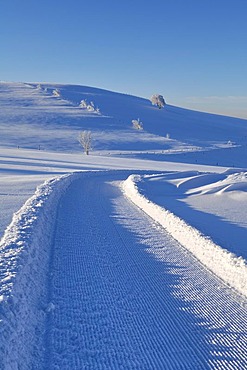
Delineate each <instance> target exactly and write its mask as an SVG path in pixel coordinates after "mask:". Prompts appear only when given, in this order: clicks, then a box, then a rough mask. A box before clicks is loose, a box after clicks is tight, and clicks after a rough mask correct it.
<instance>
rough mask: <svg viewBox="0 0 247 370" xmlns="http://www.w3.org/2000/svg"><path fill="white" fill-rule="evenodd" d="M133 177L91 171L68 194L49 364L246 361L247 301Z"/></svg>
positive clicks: (52, 287) (199, 365)
mask: <svg viewBox="0 0 247 370" xmlns="http://www.w3.org/2000/svg"><path fill="white" fill-rule="evenodd" d="M127 176H128V173H127V172H124V171H123V172H121V171H115V172H114V171H112V172H104V173H98V174H97V173H94V174H88V175H87V174H82V176H81V177H80V178H77V179H76V180H75V181H73V182H72V183H71V185H70V186H69V188H68V190H67V191H66V193H65V194H64V195H63V196H62V199H61V201H60V205H59V208H58V213H57V222H56V230H55V234H54V240H53V245H52V255H51V262H50V275H49V276H50V281H49V286H48V296H49V297H48V302H49V305H48V309H47V321H46V334H45V338H44V340H45V343H44V346H45V364H44V368H45V369H174V370H175V369H176V370H177V369H246V367H247V353H246V339H247V338H246V336H247V335H246V333H247V310H246V306H245V305H246V301H244V300H243V299H241V297H240V296H238V295H235V293H233V292H232V291H231V290H230V289H228V288H227V286H226V285H224V284H223V283H222V282H221V281H220V280H219V279H218V278H216V277H215V276H214V275H212V274H211V273H209V272H208V271H207V270H206V269H205V268H204V267H203V266H202V265H201V264H200V263H199V262H198V261H197V260H196V259H195V258H194V257H193V256H192V255H191V254H190V253H189V252H187V251H186V250H185V249H183V248H182V247H181V246H180V245H179V244H178V243H177V242H176V241H175V240H174V239H172V237H171V236H170V235H169V234H167V233H166V232H165V231H164V229H162V228H161V227H160V226H158V225H157V224H155V223H154V222H153V221H152V220H151V219H150V218H149V217H148V216H146V215H145V214H144V213H143V212H142V211H140V210H139V209H138V208H136V207H135V206H134V205H133V204H132V203H131V202H130V201H128V200H127V199H126V198H125V197H124V195H123V194H122V192H121V190H120V188H119V187H118V184H119V181H121V180H124V179H126V178H127ZM33 365H34V364H33ZM36 365H38V364H36ZM37 367H38V366H37Z"/></svg>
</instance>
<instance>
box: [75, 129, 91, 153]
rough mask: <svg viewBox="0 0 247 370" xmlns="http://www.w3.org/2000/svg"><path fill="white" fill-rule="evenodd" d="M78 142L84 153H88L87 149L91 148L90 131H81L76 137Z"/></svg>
mask: <svg viewBox="0 0 247 370" xmlns="http://www.w3.org/2000/svg"><path fill="white" fill-rule="evenodd" d="M78 140H79V143H80V144H81V146H82V147H83V149H84V152H85V153H86V155H88V154H89V150H90V149H91V148H92V146H91V144H92V134H91V131H81V132H80V134H79V137H78Z"/></svg>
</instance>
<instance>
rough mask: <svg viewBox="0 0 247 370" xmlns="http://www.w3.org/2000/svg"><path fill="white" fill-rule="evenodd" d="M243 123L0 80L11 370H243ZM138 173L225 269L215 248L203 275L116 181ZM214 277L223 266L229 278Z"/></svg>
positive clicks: (3, 310) (4, 309)
mask: <svg viewBox="0 0 247 370" xmlns="http://www.w3.org/2000/svg"><path fill="white" fill-rule="evenodd" d="M82 101H83V103H82ZM85 101H86V102H87V103H86V104H85ZM97 108H98V109H97ZM138 118H140V120H141V121H142V122H143V130H135V129H133V127H132V123H131V122H132V120H133V119H138ZM246 127H247V126H246V121H245V120H240V119H234V118H230V117H223V116H216V115H210V114H204V113H199V112H192V111H189V110H184V109H180V108H177V107H173V106H171V105H167V106H166V107H165V108H164V109H162V110H159V109H157V108H156V107H153V106H152V105H151V103H150V102H149V101H148V100H145V99H141V98H137V97H133V96H128V95H123V94H117V93H113V92H109V91H104V90H100V89H96V88H90V87H81V86H68V85H67V86H63V85H52V84H29V83H25V84H23V83H0V128H1V135H0V176H1V181H0V206H1V218H0V235H3V234H4V236H3V238H2V240H1V246H2V248H1V283H0V289H1V302H0V320H1V321H0V324H1V330H0V333H1V334H0V342H1V350H0V359H3V361H4V362H3V361H2V363H1V361H0V363H1V368H3V369H15V368H18V367H19V368H21V369H29V368H30V369H33V368H45V369H48V368H51V369H52V368H54V369H55V368H75V369H77V368H78V369H81V368H83V366H84V368H88V369H89V368H90V369H100V368H102V369H108V368H121V367H122V368H126V369H133V368H138V369H139V368H171V369H177V368H179V367H181V368H185V369H187V368H192V369H194V368H198V367H199V368H203V369H204V368H205V369H207V368H211V369H218V368H219V369H236V368H238V369H241V368H243V369H244V368H246V364H247V358H246V349H245V348H246V347H245V346H244V343H246V327H245V323H246V299H245V298H244V296H241V295H238V293H237V292H236V291H234V289H236V290H238V291H239V292H240V293H242V294H245V292H246V283H245V280H244V279H245V277H246V272H245V270H246V260H245V259H246V242H245V241H246V227H247V221H246V212H245V210H246V172H247V171H246V158H247V156H246V150H247V133H246ZM85 129H87V130H91V131H92V136H93V151H92V152H91V153H90V155H89V156H85V155H83V154H82V149H81V148H80V146H79V143H78V140H77V137H78V133H79V132H80V131H81V130H85ZM167 134H168V135H167ZM229 167H231V168H230V169H229ZM92 170H93V171H96V172H91V171H92ZM102 170H107V172H106V173H105V174H104V175H103V174H102V173H101V172H98V171H102ZM109 170H114V172H111V171H110V172H108V171H109ZM119 170H124V171H122V172H121V171H119ZM74 171H90V174H88V173H84V174H80V173H78V174H76V175H71V176H68V175H67V173H70V172H72V173H73V172H74ZM133 173H138V175H140V176H141V177H140V179H141V181H139V191H140V192H141V194H143V195H145V197H146V198H148V199H149V200H150V201H152V202H154V203H156V204H158V205H159V206H161V207H163V208H165V209H167V210H168V214H170V212H172V213H173V214H174V215H175V216H176V217H179V218H180V219H181V222H182V223H185V225H187V226H186V227H188V228H187V229H186V228H185V229H183V233H182V235H183V238H182V239H188V238H191V235H192V233H191V232H190V231H191V230H192V229H193V230H195V233H194V239H193V237H192V238H191V239H190V245H189V246H188V247H189V250H190V251H192V253H194V252H195V253H194V254H195V255H197V258H199V259H201V258H200V257H199V256H198V254H197V253H198V248H196V250H194V251H193V247H194V244H195V240H198V239H197V235H198V234H197V233H199V234H200V237H201V238H202V239H203V240H206V241H208V242H210V243H212V245H217V248H219V253H220V255H221V253H222V248H223V249H225V250H226V251H227V252H226V254H227V255H228V256H230V260H228V261H227V262H226V264H225V263H222V261H223V260H221V259H220V260H219V264H217V265H216V263H215V261H214V260H213V252H212V251H208V252H207V253H206V254H205V256H206V259H207V260H209V261H211V262H213V265H214V267H216V270H214V269H213V268H211V267H210V266H209V265H208V264H207V263H205V260H203V261H202V262H203V264H204V265H206V266H207V268H206V269H205V268H204V267H203V266H202V265H201V263H199V262H198V260H197V259H195V258H194V257H193V256H192V255H191V254H190V252H186V250H185V249H183V247H182V246H181V245H180V244H179V243H177V242H175V241H174V239H173V238H172V236H175V237H176V235H175V234H176V232H177V227H174V226H176V225H177V224H176V222H174V224H173V225H172V228H171V229H170V230H169V233H170V234H171V235H169V233H168V234H167V233H166V232H165V230H163V229H162V228H160V226H159V225H158V224H157V223H156V222H152V221H150V219H149V218H147V217H146V216H145V215H144V214H143V213H142V212H140V211H138V210H137V209H135V207H134V206H133V205H132V204H131V203H129V202H128V201H127V200H126V199H124V198H123V196H122V195H121V193H120V192H119V190H117V189H115V185H114V187H113V186H110V185H109V184H108V183H109V182H112V181H113V180H116V179H118V180H120V179H121V180H126V178H127V177H128V176H129V175H131V174H133ZM61 176H65V177H62V178H61ZM44 181H46V182H45V184H44V185H42V186H41V187H38V189H37V190H36V193H35V189H36V187H37V186H38V185H40V184H41V183H43V182H44ZM69 184H71V185H69ZM76 184H77V185H76ZM89 184H90V186H89ZM114 184H117V186H120V183H119V182H117V183H114ZM70 186H71V187H70ZM67 187H68V189H74V191H73V192H72V193H71V191H66V189H67ZM82 189H84V191H82ZM114 189H115V190H114ZM34 193H35V195H34V196H33V194H34ZM66 199H67V200H66ZM25 202H26V203H25ZM85 202H86V203H85ZM145 202H146V201H145ZM84 203H85V204H84ZM145 204H146V203H145ZM147 204H152V203H147ZM22 205H23V207H22ZM86 205H87V206H86ZM21 207H22V208H21ZM71 207H72V208H71ZM80 207H81V208H80ZM87 207H88V208H89V209H90V212H89V213H90V218H89V219H87ZM20 208H21V209H20ZM144 208H145V207H144ZM19 209H20V211H19V212H17V211H18V210H19ZM15 212H17V213H15ZM162 212H163V211H161V213H162ZM164 212H165V211H164ZM14 213H15V214H14ZM13 214H14V215H13ZM154 218H155V217H154ZM11 220H12V222H11ZM101 220H102V222H103V220H104V222H103V226H101V222H100V221H101ZM55 222H56V226H55ZM9 224H10V226H9V227H8V228H7V226H8V225H9ZM104 225H105V226H104ZM183 225H184V224H183ZM54 228H55V229H54ZM54 230H56V231H54ZM66 230H67V231H66ZM62 235H64V236H62ZM66 240H67V241H66ZM180 242H182V244H183V241H182V240H180ZM78 243H79V244H80V245H81V247H80V248H82V250H81V251H80V252H79V251H78V250H77V249H76V248H75V247H76V245H77V246H78V245H79V244H78ZM81 243H82V244H81ZM197 245H198V244H197ZM114 246H115V247H114ZM143 246H145V247H144V249H143ZM198 246H199V249H200V246H201V243H199V245H198ZM87 247H89V249H88V248H87ZM191 247H192V249H191ZM90 249H92V251H91V252H90ZM65 251H66V253H67V254H64V253H65ZM123 251H125V252H127V251H128V253H127V254H126V253H125V254H122V253H123ZM87 253H89V254H87ZM90 253H91V254H90ZM133 253H134V255H135V257H134V255H132V254H133ZM223 253H225V252H223ZM230 253H234V256H232V255H231V254H230ZM66 256H67V257H66ZM205 256H204V257H205ZM232 257H233V258H232ZM237 257H238V260H237V261H238V263H239V266H240V267H241V266H242V267H241V268H242V271H243V270H244V271H243V272H240V273H239V276H238V281H239V283H238V286H236V284H235V283H236V280H234V279H233V280H232V279H230V280H229V279H228V275H229V269H228V268H227V266H229V265H227V263H229V261H230V263H231V262H232V261H233V260H234V258H235V260H234V261H236V258H237ZM135 258H137V259H136V260H135ZM79 261H81V262H80V263H79ZM86 261H87V263H88V265H87V264H85V263H86ZM58 263H59V266H60V267H59V269H58V265H57V264H58ZM129 263H130V267H129ZM81 264H82V266H85V270H84V269H82V268H81ZM139 264H140V265H139ZM108 265H109V266H110V267H111V269H110V270H109V266H108ZM138 265H139V267H138V269H137V267H136V266H138ZM236 265H237V263H236V264H235V267H236ZM96 266H98V269H97V267H96ZM132 266H133V268H132ZM91 267H94V268H93V270H92V271H91V272H90V268H91ZM60 268H61V269H60ZM208 268H209V269H211V270H213V271H214V272H215V273H216V274H218V272H219V270H222V269H223V270H222V271H224V268H225V271H226V274H224V276H222V275H219V274H218V275H219V276H220V278H221V279H223V281H221V280H219V279H218V278H216V277H215V276H214V275H212V274H211V273H209V271H208ZM230 270H231V269H230ZM62 272H64V273H62ZM67 274H68V279H67V278H66V276H67ZM102 274H103V275H102ZM230 275H231V273H230ZM233 275H234V272H233ZM69 276H71V278H70V277H69ZM102 277H103V280H102ZM226 281H227V282H228V284H230V285H229V287H227V285H225V283H226ZM88 282H89V284H88ZM54 284H55V285H54ZM240 286H241V289H239V287H240ZM111 287H112V288H111ZM231 287H232V288H234V289H232V288H231ZM156 288H157V289H156ZM109 291H111V292H112V297H110V296H109V295H108V292H109ZM155 292H156V293H155ZM157 292H158V293H157ZM71 297H73V300H72V299H71ZM75 297H77V298H78V299H77V298H75ZM83 297H87V300H86V301H85V302H83ZM114 297H115V298H114ZM119 297H122V298H121V299H120V298H119ZM114 299H116V301H114ZM118 300H119V304H118V303H117V304H116V305H115V303H116V302H118ZM58 302H59V303H58ZM72 302H73V304H72ZM114 302H115V303H114ZM70 305H71V307H70ZM107 308H109V309H108V310H107ZM144 311H145V312H144ZM157 312H158V314H157ZM157 316H158V321H157V323H156V320H157ZM167 317H169V320H168V323H169V325H168V323H167ZM164 320H165V321H164ZM174 322H176V326H175V327H174V325H173V323H174ZM148 323H149V324H150V325H149V324H148ZM154 323H156V324H155V326H154V327H153V328H152V326H153V325H154ZM81 325H82V327H84V328H85V331H83V330H81V329H80V330H79V328H80V327H81ZM185 326H186V330H184V327H185ZM151 328H152V329H151ZM154 328H156V329H157V332H156V333H155V332H154V330H153V329H154ZM77 329H78V330H77ZM116 332H117V333H118V334H116ZM58 333H59V335H57V334H58ZM172 333H173V334H172ZM176 333H177V334H176ZM168 338H169V339H168ZM23 343H26V345H25V346H23ZM27 343H28V344H27ZM2 344H3V345H2ZM181 348H183V350H181ZM164 353H166V354H165V355H164ZM189 354H190V355H189Z"/></svg>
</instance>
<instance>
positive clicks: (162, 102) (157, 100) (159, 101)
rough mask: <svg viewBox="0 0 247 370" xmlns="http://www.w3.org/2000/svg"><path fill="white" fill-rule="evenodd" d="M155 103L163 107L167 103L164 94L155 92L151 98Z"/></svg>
mask: <svg viewBox="0 0 247 370" xmlns="http://www.w3.org/2000/svg"><path fill="white" fill-rule="evenodd" d="M150 100H151V102H152V104H153V105H156V106H157V107H159V109H161V108H163V107H164V106H165V105H166V102H165V99H164V97H163V96H162V95H159V94H154V95H152V96H151V98H150Z"/></svg>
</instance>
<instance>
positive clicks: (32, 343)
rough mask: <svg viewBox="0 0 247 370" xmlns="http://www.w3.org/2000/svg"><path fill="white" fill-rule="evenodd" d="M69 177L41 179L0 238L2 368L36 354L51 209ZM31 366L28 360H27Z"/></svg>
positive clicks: (44, 297) (43, 309)
mask: <svg viewBox="0 0 247 370" xmlns="http://www.w3.org/2000/svg"><path fill="white" fill-rule="evenodd" d="M74 177H75V175H64V176H60V177H57V178H54V179H51V180H48V181H46V182H45V183H44V184H43V185H41V186H39V187H38V188H37V190H36V192H35V194H34V195H33V196H32V197H31V198H29V199H28V200H27V202H26V203H25V204H24V205H23V206H22V208H21V209H20V210H19V211H18V212H17V213H15V214H14V215H13V220H12V222H11V224H10V225H9V226H8V228H7V229H6V231H5V234H4V236H3V238H2V240H1V242H0V251H1V254H0V325H1V336H2V339H3V340H2V341H1V345H2V348H1V350H0V357H1V359H2V360H3V364H2V365H3V366H4V369H17V368H19V367H18V364H19V363H20V361H21V364H25V366H26V367H25V368H26V369H27V368H30V366H31V365H30V361H31V359H32V361H33V358H36V360H37V362H39V360H40V359H41V358H42V356H43V354H42V353H40V351H41V350H40V349H41V348H42V340H43V339H42V338H43V335H44V333H43V331H44V328H43V327H42V323H44V322H45V320H46V313H47V311H48V308H49V302H48V301H47V295H46V293H47V284H48V283H49V282H48V279H49V277H48V276H47V272H48V269H49V263H50V255H51V251H50V248H51V244H52V235H53V230H54V226H55V218H56V209H57V206H58V202H59V199H60V198H61V195H62V194H63V192H64V191H65V190H66V189H67V187H68V186H69V185H70V183H71V181H72V179H74ZM32 364H33V362H32Z"/></svg>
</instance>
